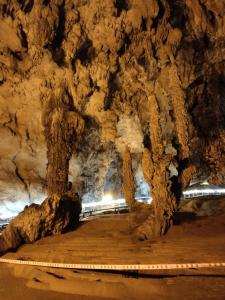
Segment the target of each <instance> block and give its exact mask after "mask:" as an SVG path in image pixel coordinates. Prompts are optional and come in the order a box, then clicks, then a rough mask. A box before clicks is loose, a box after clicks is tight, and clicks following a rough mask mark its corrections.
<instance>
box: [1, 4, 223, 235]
mask: <svg viewBox="0 0 225 300" xmlns="http://www.w3.org/2000/svg"><path fill="white" fill-rule="evenodd" d="M224 24H225V1H224V0H220V1H215V0H204V1H203V0H196V1H191V0H179V1H178V0H174V1H172V0H143V1H140V0H107V1H102V0H74V1H70V0H55V1H45V0H43V1H31V0H27V1H16V0H10V1H8V0H2V1H1V3H0V135H1V145H0V159H1V160H0V164H1V168H0V204H2V207H6V206H7V205H6V204H7V203H11V202H12V201H14V202H15V203H16V201H18V198H20V199H19V200H21V201H24V203H27V202H30V203H31V202H32V201H33V200H35V199H37V198H40V197H42V198H44V197H45V196H46V193H47V190H46V186H47V185H48V189H49V195H50V196H51V195H53V194H56V195H63V194H64V193H65V192H67V190H68V181H71V182H72V186H73V192H74V194H75V193H76V192H77V193H79V195H80V197H83V198H84V199H86V198H87V199H88V200H87V201H90V200H92V199H95V200H96V199H99V198H101V196H102V193H103V192H104V190H105V185H106V182H105V178H108V179H107V180H108V183H110V184H111V187H112V189H114V190H116V191H118V193H120V192H121V190H122V188H121V187H122V183H121V177H122V173H123V171H122V169H123V168H122V167H121V165H122V158H123V157H124V153H126V152H125V151H126V150H125V149H126V147H129V151H130V154H131V156H132V162H133V164H136V166H137V165H138V163H139V164H140V163H141V160H142V156H143V166H144V167H143V174H144V177H145V178H146V181H147V182H148V183H149V185H150V187H151V191H152V194H153V198H154V213H152V210H150V211H149V212H148V213H149V218H148V217H146V218H145V217H144V218H143V222H140V226H138V227H137V228H136V232H137V234H139V235H140V237H141V238H151V236H154V235H159V234H164V233H165V232H166V230H167V229H168V227H169V226H170V225H171V223H172V219H173V213H174V211H175V210H176V209H177V203H178V201H179V198H180V195H181V191H182V189H184V188H185V187H186V186H187V185H188V184H189V182H190V180H191V179H192V177H193V176H201V175H206V176H207V177H208V178H209V179H210V181H211V182H213V183H224V179H225V178H224V176H225V157H224V137H225V120H224V118H225V106H224V96H225V74H224V70H225V68H224V67H225V65H224V64H225V63H224V62H225V37H224V32H225V25H224ZM52 132H54V134H53V135H52ZM82 132H83V133H82ZM55 134H57V136H58V137H57V142H56V141H55V137H56V135H55ZM58 141H61V142H60V143H58ZM55 153H57V155H56V157H55V155H54V154H55ZM142 154H143V155H142ZM47 159H48V167H47V174H45V170H46V164H47ZM149 168H150V170H149ZM131 170H133V176H134V177H135V171H136V169H135V167H134V166H133V167H132V168H131ZM56 173H57V174H58V175H57V176H52V174H56ZM46 175H47V176H46ZM45 177H46V179H45ZM115 178H116V180H115ZM114 182H116V183H115V184H114ZM113 184H114V185H113ZM131 192H132V193H134V190H133V188H132V191H131ZM147 210H148V209H147ZM0 218H1V216H0ZM139 219H141V218H139Z"/></svg>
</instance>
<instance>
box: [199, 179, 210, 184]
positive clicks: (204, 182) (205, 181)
mask: <svg viewBox="0 0 225 300" xmlns="http://www.w3.org/2000/svg"><path fill="white" fill-rule="evenodd" d="M201 185H209V183H208V181H207V180H204V181H203V182H202V183H201Z"/></svg>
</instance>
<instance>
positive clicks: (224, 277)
mask: <svg viewBox="0 0 225 300" xmlns="http://www.w3.org/2000/svg"><path fill="white" fill-rule="evenodd" d="M185 217H186V218H185ZM189 217H190V215H188V214H186V215H185V214H182V215H181V216H180V218H178V220H179V222H180V224H179V225H174V226H173V228H172V229H171V230H170V231H169V232H168V234H167V235H166V236H164V237H162V238H161V239H158V240H155V241H152V242H149V241H137V240H134V239H133V238H132V236H131V235H130V234H129V229H128V219H127V215H114V216H112V215H111V216H101V217H99V218H95V219H91V220H90V221H85V222H82V223H81V225H80V227H79V228H78V229H77V230H76V231H73V232H70V233H66V234H63V235H58V236H52V237H47V238H44V239H42V240H40V241H37V242H36V243H34V244H30V245H24V246H22V247H21V248H20V249H19V250H18V251H17V252H16V253H8V254H7V255H5V256H4V257H5V258H14V259H24V260H37V261H49V262H70V263H102V264H122V263H124V264H131V263H149V264H150V263H154V264H156V263H190V262H224V261H225V214H220V215H217V216H211V217H199V218H197V219H192V218H189ZM136 275H137V274H134V273H120V272H90V271H80V270H78V271H74V270H73V271H72V270H62V269H57V270H56V269H50V268H42V267H30V266H8V265H5V264H2V265H1V269H0V279H1V280H0V295H1V299H4V300H11V299H15V298H17V299H19V300H20V299H30V298H31V297H32V299H41V298H43V297H44V298H45V299H56V298H57V299H65V298H63V295H66V299H72V297H73V296H74V295H76V298H75V299H181V298H180V297H181V295H182V299H221V300H222V299H225V269H224V268H218V269H201V270H200V269H199V270H196V269H193V270H191V269H189V270H180V271H178V270H177V271H171V270H166V271H152V272H151V273H149V272H144V273H139V274H138V276H136ZM14 286H17V288H14ZM10 287H11V288H10ZM22 287H23V288H22ZM16 293H17V294H16ZM24 295H25V296H24ZM27 295H29V296H27ZM54 297H55V298H54ZM60 297H62V298H60ZM73 299H74V298H73Z"/></svg>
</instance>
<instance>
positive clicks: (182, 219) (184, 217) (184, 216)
mask: <svg viewBox="0 0 225 300" xmlns="http://www.w3.org/2000/svg"><path fill="white" fill-rule="evenodd" d="M197 218H199V217H197V215H196V214H195V213H193V212H176V213H175V214H174V217H173V224H174V225H180V224H182V223H186V222H192V221H194V220H196V219H197Z"/></svg>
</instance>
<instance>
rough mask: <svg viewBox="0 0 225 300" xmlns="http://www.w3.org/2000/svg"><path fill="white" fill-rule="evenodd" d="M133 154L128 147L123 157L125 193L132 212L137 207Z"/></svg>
mask: <svg viewBox="0 0 225 300" xmlns="http://www.w3.org/2000/svg"><path fill="white" fill-rule="evenodd" d="M131 163H132V162H131V154H130V151H129V148H128V147H126V149H125V152H124V155H123V191H124V197H125V200H126V203H127V205H128V207H129V209H130V210H133V209H134V206H135V182H134V176H133V172H132V165H131Z"/></svg>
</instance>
